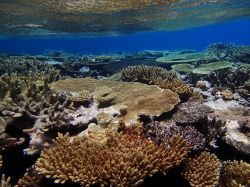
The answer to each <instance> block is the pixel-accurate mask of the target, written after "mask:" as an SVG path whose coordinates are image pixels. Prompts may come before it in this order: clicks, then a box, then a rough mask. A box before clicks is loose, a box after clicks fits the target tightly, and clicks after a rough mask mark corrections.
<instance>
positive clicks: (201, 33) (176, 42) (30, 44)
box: [0, 18, 250, 54]
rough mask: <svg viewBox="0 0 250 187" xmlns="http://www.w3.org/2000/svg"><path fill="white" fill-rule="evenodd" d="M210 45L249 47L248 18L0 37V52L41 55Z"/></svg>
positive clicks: (249, 24)
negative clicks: (100, 33) (114, 32)
mask: <svg viewBox="0 0 250 187" xmlns="http://www.w3.org/2000/svg"><path fill="white" fill-rule="evenodd" d="M214 42H223V43H235V44H243V45H250V18H244V19H238V20H233V21H227V22H223V23H217V24H213V25H207V26H202V27H196V28H192V29H186V30H179V31H159V32H156V31H155V32H144V33H136V34H130V35H122V36H105V37H92V38H91V37H79V36H71V37H69V36H67V37H50V38H42V37H40V38H25V37H22V38H20V37H8V38H4V37H2V38H1V39H0V52H7V53H30V54H41V53H44V52H48V51H50V50H63V51H66V52H70V53H78V54H89V53H92V54H93V53H95V54H102V53H112V52H134V51H140V50H147V49H151V50H166V49H196V50H203V49H205V48H206V47H207V46H208V45H209V44H211V43H214Z"/></svg>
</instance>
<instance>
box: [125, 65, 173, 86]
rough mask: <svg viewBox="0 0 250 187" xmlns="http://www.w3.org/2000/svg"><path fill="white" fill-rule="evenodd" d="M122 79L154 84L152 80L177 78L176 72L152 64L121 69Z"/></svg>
mask: <svg viewBox="0 0 250 187" xmlns="http://www.w3.org/2000/svg"><path fill="white" fill-rule="evenodd" d="M121 78H122V81H126V82H140V83H144V84H154V80H156V79H157V80H158V79H160V80H173V79H176V78H177V75H176V73H174V72H172V71H167V70H165V69H163V68H160V67H154V66H145V65H137V66H129V67H127V68H125V69H122V70H121Z"/></svg>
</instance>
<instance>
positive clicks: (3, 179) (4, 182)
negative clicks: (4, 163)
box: [1, 174, 11, 187]
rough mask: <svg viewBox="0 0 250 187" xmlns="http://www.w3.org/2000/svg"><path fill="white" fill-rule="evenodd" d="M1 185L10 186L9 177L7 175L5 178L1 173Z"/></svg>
mask: <svg viewBox="0 0 250 187" xmlns="http://www.w3.org/2000/svg"><path fill="white" fill-rule="evenodd" d="M1 187H11V185H10V177H8V178H7V179H6V177H5V175H4V174H2V178H1Z"/></svg>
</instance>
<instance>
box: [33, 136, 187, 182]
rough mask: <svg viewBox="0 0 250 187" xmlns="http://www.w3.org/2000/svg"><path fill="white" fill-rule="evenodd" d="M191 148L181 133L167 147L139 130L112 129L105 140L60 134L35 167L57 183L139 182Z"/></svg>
mask: <svg viewBox="0 0 250 187" xmlns="http://www.w3.org/2000/svg"><path fill="white" fill-rule="evenodd" d="M189 150H190V147H189V145H188V144H187V142H186V141H185V140H183V139H182V138H181V137H180V136H175V137H173V138H172V139H171V140H170V146H169V148H166V147H164V146H162V145H156V144H154V143H153V142H151V141H150V140H148V139H146V138H144V137H142V136H139V135H136V134H122V133H119V134H117V133H115V134H113V135H112V133H110V134H109V135H108V140H107V142H106V144H100V143H97V142H93V141H90V140H84V139H81V138H75V139H74V140H73V141H70V138H69V136H68V135H67V134H66V135H65V136H63V135H62V134H58V137H57V138H56V140H55V145H54V147H52V148H51V149H48V150H44V151H43V152H42V153H41V157H40V158H39V159H38V161H37V162H36V170H37V171H38V172H39V173H40V174H43V175H45V176H46V177H48V178H52V179H54V180H55V182H56V183H65V182H66V181H68V180H70V181H72V182H75V183H80V184H81V185H82V186H89V185H93V184H99V185H102V186H110V185H111V186H131V185H135V186H137V185H139V184H141V183H143V180H144V178H145V177H148V176H152V175H154V174H155V173H157V172H161V173H163V174H164V173H165V172H167V171H168V170H169V168H171V167H174V166H176V165H178V164H180V163H181V162H182V161H183V160H184V159H185V157H186V155H187V153H188V152H189Z"/></svg>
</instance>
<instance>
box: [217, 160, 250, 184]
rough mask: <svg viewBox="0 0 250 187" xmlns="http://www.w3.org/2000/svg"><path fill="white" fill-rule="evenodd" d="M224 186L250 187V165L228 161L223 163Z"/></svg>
mask: <svg viewBox="0 0 250 187" xmlns="http://www.w3.org/2000/svg"><path fill="white" fill-rule="evenodd" d="M223 165H224V166H223V171H222V180H221V181H222V186H223V187H224V186H225V187H235V186H249V185H250V164H248V163H246V162H243V161H240V162H238V161H236V160H234V161H228V162H224V163H223Z"/></svg>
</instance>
